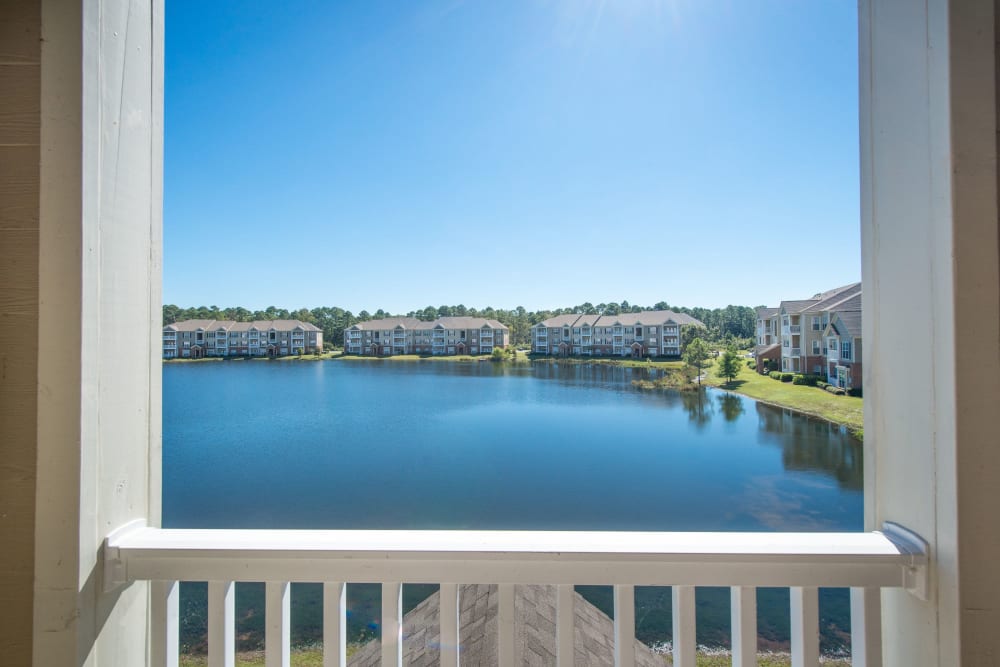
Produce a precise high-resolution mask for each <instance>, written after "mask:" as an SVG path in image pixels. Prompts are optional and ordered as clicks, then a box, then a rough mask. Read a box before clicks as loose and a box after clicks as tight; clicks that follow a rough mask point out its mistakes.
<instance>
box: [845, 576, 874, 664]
mask: <svg viewBox="0 0 1000 667" xmlns="http://www.w3.org/2000/svg"><path fill="white" fill-rule="evenodd" d="M851 665H853V667H882V591H881V590H880V589H878V588H852V589H851Z"/></svg>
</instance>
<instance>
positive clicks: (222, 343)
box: [163, 320, 323, 359]
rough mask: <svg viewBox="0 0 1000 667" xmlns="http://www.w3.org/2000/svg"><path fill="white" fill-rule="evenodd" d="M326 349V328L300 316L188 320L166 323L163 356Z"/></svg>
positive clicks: (279, 354) (264, 354) (273, 354)
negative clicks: (324, 338) (324, 343)
mask: <svg viewBox="0 0 1000 667" xmlns="http://www.w3.org/2000/svg"><path fill="white" fill-rule="evenodd" d="M322 351H323V331H322V330H321V329H320V328H319V327H317V326H316V325H314V324H309V323H308V322H300V321H299V320H256V321H253V322H234V321H232V320H185V321H183V322H174V323H173V324H168V325H167V326H165V327H163V358H164V359H200V358H202V357H283V356H285V355H289V354H313V353H314V352H322Z"/></svg>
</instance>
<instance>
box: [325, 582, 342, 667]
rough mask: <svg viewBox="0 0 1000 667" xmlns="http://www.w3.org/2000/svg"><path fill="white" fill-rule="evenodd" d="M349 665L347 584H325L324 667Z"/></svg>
mask: <svg viewBox="0 0 1000 667" xmlns="http://www.w3.org/2000/svg"><path fill="white" fill-rule="evenodd" d="M346 665H347V584H346V583H344V582H343V581H339V582H327V583H324V584H323V667H345V666H346Z"/></svg>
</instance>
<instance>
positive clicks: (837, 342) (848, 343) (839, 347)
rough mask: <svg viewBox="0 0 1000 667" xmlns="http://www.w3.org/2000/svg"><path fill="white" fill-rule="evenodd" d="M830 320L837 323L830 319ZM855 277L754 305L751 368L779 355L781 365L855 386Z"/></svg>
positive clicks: (857, 295) (858, 289) (857, 368)
mask: <svg viewBox="0 0 1000 667" xmlns="http://www.w3.org/2000/svg"><path fill="white" fill-rule="evenodd" d="M834 322H836V323H837V324H836V325H834ZM860 350H861V283H852V284H850V285H844V286H843V287H837V288H835V289H832V290H829V291H826V292H821V293H819V294H816V295H814V296H813V297H811V298H809V299H798V300H791V301H782V302H781V305H780V306H779V307H777V308H759V309H757V347H756V352H755V353H756V356H757V370H758V371H761V370H763V363H764V361H766V360H771V359H773V360H778V359H780V360H781V361H780V363H781V370H783V371H785V372H789V373H812V374H815V375H822V376H825V377H826V378H827V380H828V381H829V382H830V383H831V384H836V385H838V386H841V387H846V388H855V387H860V386H861V368H860V359H861V356H860V354H861V352H860Z"/></svg>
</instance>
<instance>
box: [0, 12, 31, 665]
mask: <svg viewBox="0 0 1000 667" xmlns="http://www.w3.org/2000/svg"><path fill="white" fill-rule="evenodd" d="M40 31H41V6H40V3H39V2H32V1H30V0H2V1H0V100H3V102H0V535H2V536H3V539H2V542H3V548H2V549H0V656H3V658H2V660H0V661H2V662H3V664H4V665H9V666H10V667H21V666H23V665H24V666H26V665H30V664H31V625H32V624H31V609H32V580H33V577H34V541H35V455H36V449H35V435H36V429H35V423H36V413H37V399H36V394H37V390H36V376H37V374H38V363H37V361H38V359H37V357H38V160H39V138H38V137H39V106H40V89H39V86H40V80H41V73H40V69H41V63H40V58H41V52H40V42H39V36H40Z"/></svg>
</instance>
